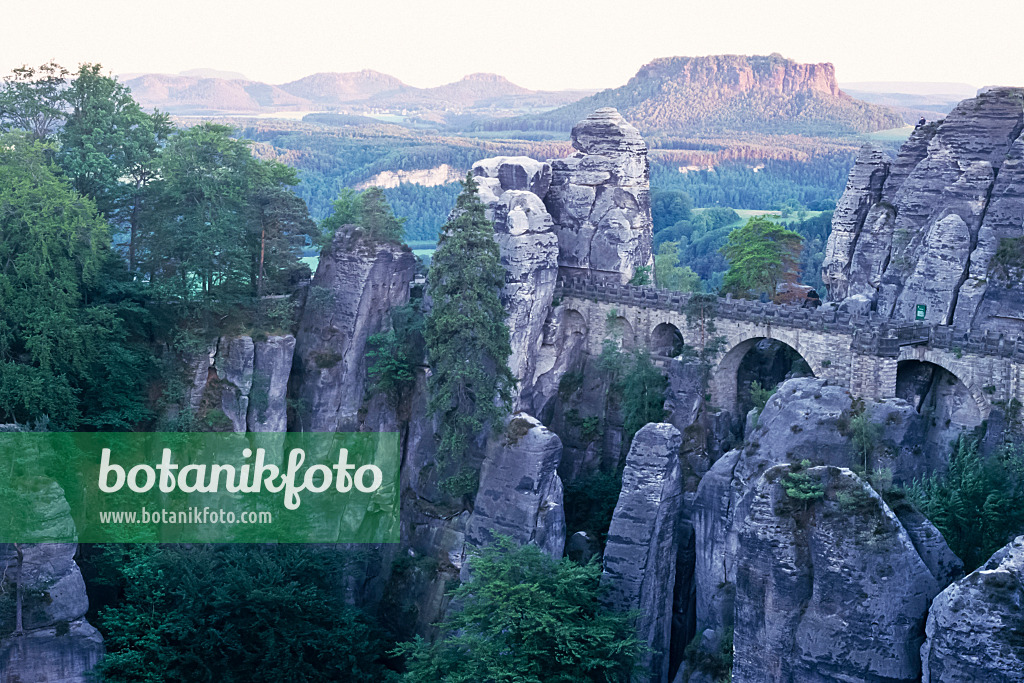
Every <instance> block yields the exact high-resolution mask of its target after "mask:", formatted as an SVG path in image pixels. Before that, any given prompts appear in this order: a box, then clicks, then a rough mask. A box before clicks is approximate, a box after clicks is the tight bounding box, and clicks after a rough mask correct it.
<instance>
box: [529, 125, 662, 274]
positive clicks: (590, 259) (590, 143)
mask: <svg viewBox="0 0 1024 683" xmlns="http://www.w3.org/2000/svg"><path fill="white" fill-rule="evenodd" d="M572 145H573V147H574V148H575V149H576V150H577V152H576V153H575V154H574V155H573V156H571V157H567V158H565V159H555V160H553V161H552V162H551V169H552V178H551V188H550V189H549V190H548V193H547V196H546V197H545V198H544V203H545V204H546V205H547V207H548V211H549V212H550V213H551V217H552V218H553V219H554V221H555V226H556V230H557V232H558V247H559V250H558V265H559V266H560V267H561V270H562V272H563V273H564V274H566V275H571V276H582V277H588V278H591V279H595V280H602V281H608V282H619V283H625V282H629V281H630V279H631V278H632V277H633V275H634V274H635V273H636V270H637V268H640V267H642V266H651V265H652V264H653V262H654V261H653V255H652V252H651V242H652V226H653V224H652V222H651V198H650V168H649V163H648V160H647V143H645V142H644V140H643V138H642V137H641V136H640V133H639V131H637V129H636V128H634V127H633V126H632V125H631V124H629V123H628V122H627V121H626V120H625V119H624V118H622V115H621V114H619V112H618V111H616V110H615V109H612V108H610V107H604V108H602V109H598V110H597V111H595V112H594V113H593V114H591V115H590V116H588V117H587V118H585V119H584V120H582V121H580V122H579V123H578V124H576V126H575V127H574V128H573V129H572Z"/></svg>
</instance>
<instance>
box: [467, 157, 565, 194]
mask: <svg viewBox="0 0 1024 683" xmlns="http://www.w3.org/2000/svg"><path fill="white" fill-rule="evenodd" d="M472 172H473V175H474V176H476V178H477V182H478V183H480V185H481V186H482V187H486V188H488V189H490V190H491V191H492V192H494V188H495V187H497V188H500V190H499V191H497V192H494V194H495V195H500V194H501V192H504V191H505V190H525V191H527V192H532V193H533V194H535V195H537V196H538V197H543V196H544V195H546V194H547V193H548V188H549V187H551V164H549V163H547V162H546V161H537V160H535V159H531V158H530V157H491V158H489V159H481V160H480V161H478V162H476V163H475V164H473V171H472ZM492 179H493V180H496V181H497V183H494V182H492ZM484 201H485V203H486V202H487V199H484Z"/></svg>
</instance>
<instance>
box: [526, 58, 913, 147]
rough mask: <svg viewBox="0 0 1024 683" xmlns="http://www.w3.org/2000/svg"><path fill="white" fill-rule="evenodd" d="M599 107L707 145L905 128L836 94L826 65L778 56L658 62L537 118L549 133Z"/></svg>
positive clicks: (888, 113)
mask: <svg viewBox="0 0 1024 683" xmlns="http://www.w3.org/2000/svg"><path fill="white" fill-rule="evenodd" d="M598 107H617V108H618V109H619V111H621V112H622V113H623V115H625V116H626V117H627V118H628V119H629V120H630V121H632V122H633V124H634V125H636V126H637V127H638V128H640V130H642V131H644V132H647V131H661V132H672V133H675V134H677V135H692V136H694V137H698V136H700V137H702V138H703V139H704V140H707V138H708V137H709V134H711V135H713V134H714V133H716V132H727V131H728V132H734V131H735V132H740V133H749V132H750V131H751V130H756V131H758V132H759V133H783V134H784V133H798V134H807V133H808V132H809V131H814V132H815V133H818V132H820V131H824V130H827V131H829V132H830V133H831V134H833V135H834V134H837V133H853V132H868V131H874V130H885V129H887V128H898V127H900V126H902V125H903V119H902V117H900V115H899V114H897V113H896V112H895V111H893V110H892V109H889V108H887V107H881V106H877V105H873V104H868V103H866V102H861V101H859V100H856V99H854V98H852V97H850V96H849V95H847V94H846V93H844V92H843V91H842V90H840V89H839V85H838V83H837V82H836V74H835V68H834V67H833V66H832V65H831V64H827V63H824V64H801V63H799V62H796V61H793V60H792V59H786V58H785V57H783V56H782V55H779V54H771V55H755V56H748V55H708V56H703V57H665V58H661V59H655V60H654V61H652V62H650V63H648V64H645V65H644V66H642V67H641V68H640V70H639V71H637V73H636V75H635V76H633V77H632V78H631V79H629V82H628V83H626V84H625V85H623V86H621V87H618V88H612V89H609V90H603V91H601V92H599V93H597V94H596V95H592V96H590V97H586V98H584V99H582V100H579V101H578V102H574V103H573V104H570V105H567V106H565V107H561V108H559V109H555V110H554V111H550V112H547V113H545V114H541V115H540V117H539V118H541V119H542V120H544V121H546V122H547V123H548V126H549V129H550V127H551V126H557V125H565V124H568V125H571V124H572V122H574V121H576V120H577V119H578V118H579V117H580V116H581V115H585V114H587V113H589V112H591V111H593V110H594V109H596V108H598ZM568 125H566V128H568ZM723 137H732V136H723Z"/></svg>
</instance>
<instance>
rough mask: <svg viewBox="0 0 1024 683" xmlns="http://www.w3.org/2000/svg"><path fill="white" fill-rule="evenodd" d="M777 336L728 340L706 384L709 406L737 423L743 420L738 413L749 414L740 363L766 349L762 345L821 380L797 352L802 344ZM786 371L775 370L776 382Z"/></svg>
mask: <svg viewBox="0 0 1024 683" xmlns="http://www.w3.org/2000/svg"><path fill="white" fill-rule="evenodd" d="M780 336H781V335H780ZM780 336H776V335H772V336H766V335H757V336H744V337H742V338H740V339H739V340H730V342H731V343H727V346H726V349H724V350H723V351H724V353H723V354H722V355H721V357H720V359H719V361H718V363H717V364H716V365H715V367H714V369H713V370H712V374H711V378H710V382H709V385H710V386H709V388H710V390H711V403H712V405H714V406H716V407H718V408H722V409H723V410H728V411H729V412H731V413H733V415H734V416H736V417H738V418H740V419H742V418H743V415H740V414H739V413H740V412H741V411H742V412H745V410H749V407H750V406H748V405H745V404H746V403H748V402H749V399H748V398H747V397H748V396H749V387H748V386H747V383H748V382H747V381H741V378H740V375H741V368H742V367H743V365H744V360H745V359H747V357H748V355H749V354H750V353H751V352H752V351H754V350H755V348H757V347H758V346H759V345H761V346H766V345H765V344H764V342H769V343H770V347H771V348H774V349H775V351H776V352H778V351H781V352H782V353H783V354H784V355H783V358H789V359H790V360H791V361H796V360H800V361H803V364H804V365H805V366H806V373H807V374H809V375H813V376H815V377H819V376H821V368H820V367H815V365H816V364H815V363H814V362H813V360H812V358H813V356H812V355H811V354H809V353H806V352H805V350H802V349H801V346H802V344H800V343H799V341H798V340H796V339H788V340H787V339H786V338H780ZM788 369H789V368H786V367H785V366H784V367H783V371H782V372H781V373H779V372H778V370H776V375H777V379H776V381H781V379H782V377H781V376H778V375H779V374H781V375H783V376H784V375H785V374H787V373H788Z"/></svg>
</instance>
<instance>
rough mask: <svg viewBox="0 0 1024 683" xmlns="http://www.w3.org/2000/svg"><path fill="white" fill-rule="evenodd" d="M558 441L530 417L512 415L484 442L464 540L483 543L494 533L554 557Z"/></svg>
mask: <svg viewBox="0 0 1024 683" xmlns="http://www.w3.org/2000/svg"><path fill="white" fill-rule="evenodd" d="M561 457H562V442H561V441H560V440H559V438H558V437H557V436H556V435H555V433H554V432H552V431H550V430H549V429H548V428H547V427H545V426H544V425H542V424H541V423H540V422H539V421H538V420H537V419H536V418H533V417H531V416H529V415H527V414H525V413H517V414H515V415H513V416H512V418H511V419H510V420H509V421H508V423H507V424H506V426H505V430H504V432H503V434H502V436H500V437H499V438H497V439H492V440H491V442H490V443H489V444H488V449H487V454H486V456H485V457H484V462H483V466H482V467H481V468H480V486H479V488H478V489H477V494H476V502H475V504H474V505H473V514H472V515H471V516H470V518H469V522H468V524H467V526H466V541H467V542H468V543H469V544H471V545H475V546H481V545H487V544H489V543H491V542H492V541H493V540H494V536H495V534H501V535H504V536H508V537H510V538H512V539H513V540H515V541H516V542H518V543H520V544H524V545H525V544H527V543H533V544H534V545H536V546H538V547H540V548H541V550H543V551H544V552H546V553H547V554H548V555H550V556H552V557H554V558H561V557H562V550H563V549H564V547H565V509H564V508H563V507H562V480H561V479H559V478H558V463H559V461H560V460H561Z"/></svg>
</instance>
